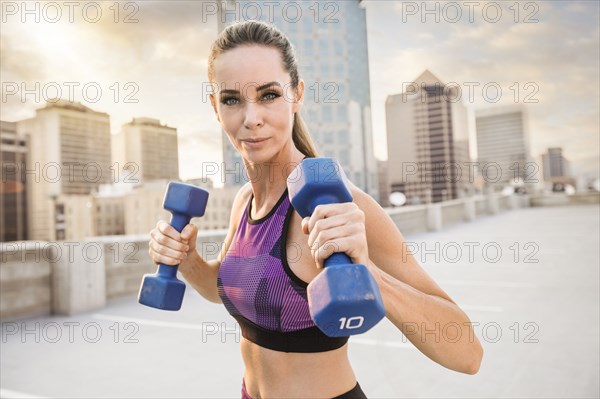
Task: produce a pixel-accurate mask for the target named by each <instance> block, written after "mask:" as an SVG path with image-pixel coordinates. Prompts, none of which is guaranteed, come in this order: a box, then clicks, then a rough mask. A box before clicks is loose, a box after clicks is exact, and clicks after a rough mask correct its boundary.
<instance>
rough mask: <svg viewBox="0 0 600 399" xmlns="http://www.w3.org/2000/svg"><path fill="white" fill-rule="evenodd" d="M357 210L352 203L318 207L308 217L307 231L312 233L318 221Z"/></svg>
mask: <svg viewBox="0 0 600 399" xmlns="http://www.w3.org/2000/svg"><path fill="white" fill-rule="evenodd" d="M357 208H358V207H357V206H356V204H355V203H353V202H342V203H338V204H323V205H318V206H317V207H316V208H315V211H314V212H313V214H312V215H311V217H310V220H309V223H308V231H312V229H313V228H314V226H315V223H316V222H317V221H318V220H321V219H326V218H330V217H333V216H335V215H340V214H344V213H350V212H352V211H354V210H356V209H357Z"/></svg>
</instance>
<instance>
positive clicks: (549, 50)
mask: <svg viewBox="0 0 600 399" xmlns="http://www.w3.org/2000/svg"><path fill="white" fill-rule="evenodd" d="M209 3H210V2H209ZM411 3H412V2H404V3H401V2H389V3H386V2H371V1H368V2H363V4H365V8H366V14H367V36H368V43H369V69H370V79H371V88H370V93H371V104H372V115H373V137H374V148H375V155H376V157H377V158H378V159H385V158H386V154H387V148H386V143H385V135H386V133H385V132H386V130H385V97H386V96H387V95H392V94H398V93H401V92H402V91H403V90H402V89H403V85H404V87H405V86H406V84H408V83H409V82H411V81H412V80H414V79H415V78H416V77H417V76H418V75H419V74H420V73H421V72H422V71H423V70H425V69H430V70H431V71H432V72H433V73H434V74H436V76H439V77H440V80H442V81H444V82H456V83H457V84H459V85H460V86H461V87H463V91H464V94H465V96H466V94H467V91H468V86H469V84H473V83H477V84H478V85H477V86H474V87H475V88H476V89H475V90H474V94H475V96H474V97H473V99H472V100H473V101H469V100H471V99H466V98H465V99H463V100H467V102H466V104H465V105H466V106H467V107H469V109H470V112H473V111H474V109H475V108H487V107H494V106H496V105H502V104H505V103H507V102H508V103H511V102H514V101H512V100H513V97H514V96H515V95H516V94H519V99H520V101H519V102H523V101H524V99H525V98H526V97H527V96H529V100H538V102H537V103H533V102H532V103H526V104H525V105H526V106H527V107H528V109H529V113H530V115H531V132H532V134H531V155H532V156H534V157H536V156H538V155H540V154H541V153H543V152H544V151H545V150H546V148H548V147H562V148H563V149H564V154H565V156H566V157H567V158H569V160H570V161H571V163H572V168H573V173H574V174H581V173H584V174H588V175H591V176H594V174H595V175H597V170H598V147H599V145H598V124H599V121H598V112H597V109H598V94H597V90H596V89H595V88H596V87H597V86H598V81H599V79H598V42H599V40H598V34H599V31H598V23H597V19H595V17H594V15H597V10H598V4H597V3H593V2H577V3H565V2H553V3H552V4H548V3H534V4H536V5H537V9H529V10H525V9H521V10H520V14H519V16H518V19H519V20H520V22H519V23H514V19H516V18H517V15H516V14H515V10H514V9H512V10H509V9H508V8H509V6H510V4H504V5H502V7H503V15H504V17H503V18H501V19H500V20H499V21H498V22H497V23H491V22H488V21H487V20H486V18H487V19H488V20H489V19H490V15H487V16H485V18H484V17H483V15H482V13H481V8H485V5H486V4H487V3H493V2H487V3H485V4H483V3H482V4H483V6H482V7H480V8H475V9H474V12H473V22H472V23H471V22H470V21H469V20H468V16H469V14H468V10H467V9H466V8H465V7H464V5H463V9H464V10H463V11H465V12H463V13H462V14H463V15H462V18H461V19H460V20H459V21H458V22H455V23H453V22H451V20H450V19H451V17H452V15H454V14H452V15H451V14H450V13H451V10H444V8H440V10H439V12H438V15H428V14H426V13H425V12H424V11H426V10H416V11H415V9H414V8H412V9H411V8H407V4H411ZM135 4H137V3H135ZM414 4H417V6H418V3H414ZM459 4H462V3H460V2H459ZM205 5H206V4H196V3H194V4H192V3H190V2H175V3H174V4H173V2H171V3H169V4H168V5H167V4H165V3H154V2H153V6H152V7H146V6H145V5H144V4H141V3H140V4H139V5H138V11H137V13H136V14H135V18H136V19H137V20H138V22H137V23H133V24H125V23H115V22H114V19H113V14H112V11H109V10H108V7H109V6H110V4H106V5H103V6H102V7H105V9H103V11H104V14H103V15H105V17H104V18H101V19H100V20H99V21H98V22H97V23H88V22H86V21H84V20H83V19H82V18H81V15H79V18H78V14H77V13H75V18H74V19H75V21H74V22H73V23H69V22H68V20H67V19H66V17H64V18H63V20H61V21H59V23H55V24H52V23H48V22H47V21H44V18H41V19H40V22H39V23H36V22H35V21H34V18H32V17H28V19H27V20H26V21H25V23H22V22H21V18H20V17H19V15H17V16H16V17H15V16H13V15H7V14H6V12H3V19H5V20H6V22H5V23H3V34H2V38H1V45H2V53H3V55H2V62H1V64H2V65H1V72H2V83H3V97H4V98H3V106H2V111H1V114H0V119H2V120H6V121H16V120H20V119H25V118H29V117H31V116H32V115H33V113H34V112H35V109H36V108H39V107H42V106H43V103H44V99H43V98H40V101H39V102H35V101H31V100H32V98H33V97H34V95H33V94H30V95H29V96H28V97H27V98H26V100H28V101H27V102H26V103H22V102H21V100H22V98H21V97H20V94H22V93H20V94H16V95H9V94H8V93H9V91H8V90H7V89H11V90H12V89H13V88H14V87H13V86H6V84H11V83H15V84H17V86H18V85H19V84H24V85H25V88H26V89H27V90H30V89H33V88H35V84H36V82H37V83H38V84H39V85H40V86H41V87H44V85H48V84H51V86H52V84H57V85H58V86H59V87H61V88H62V92H63V96H62V97H63V98H64V97H65V95H64V94H69V87H68V84H69V82H71V83H73V82H76V83H78V84H79V85H78V86H76V89H75V90H73V92H74V98H73V100H75V101H81V102H82V103H83V104H85V105H86V106H90V107H92V108H93V109H95V110H99V111H101V112H106V113H108V114H110V115H111V121H110V123H111V131H112V133H113V134H115V133H116V132H117V131H118V130H119V129H120V127H121V126H122V125H123V124H124V123H127V122H128V121H129V120H131V118H133V117H151V118H156V119H159V120H160V121H161V123H165V124H167V125H169V126H174V127H176V128H177V129H178V131H179V133H180V139H181V141H180V146H179V158H180V175H181V177H182V178H184V179H187V178H194V177H199V176H200V175H201V170H199V169H200V168H201V164H199V162H221V148H222V147H221V139H222V137H221V133H220V126H219V125H218V123H217V121H216V119H215V117H214V114H213V111H212V108H211V106H210V103H209V102H208V99H207V98H202V94H203V93H202V88H203V85H205V84H206V81H207V78H206V56H207V55H208V50H209V46H210V44H211V43H212V41H213V40H214V39H215V38H216V32H217V24H216V17H215V16H213V15H207V14H208V11H209V10H208V9H206V8H204V9H203V6H204V7H205ZM167 8H168V10H169V12H168V13H167V12H166V10H167ZM432 9H433V6H432ZM3 11H5V10H3ZM113 11H114V10H113ZM126 11H127V10H121V14H119V15H120V16H119V18H120V19H121V20H124V16H125V15H128V14H129V15H131V12H129V13H127V12H126ZM129 11H131V10H129ZM321 11H322V12H323V9H321ZM434 14H435V12H434ZM115 17H116V15H115ZM205 17H206V18H205ZM436 17H437V18H438V20H439V21H438V22H436V21H435V18H436ZM526 17H529V20H535V19H537V20H539V22H536V23H525V22H523V21H525V20H527V18H526ZM423 18H425V20H426V22H425V23H423V22H421V21H422V19H423ZM115 19H116V18H115ZM203 19H204V20H205V22H203ZM521 20H522V21H521ZM403 21H404V22H403ZM120 22H121V21H120ZM397 22H403V23H397ZM149 27H152V29H148V28H149ZM75 32H77V33H76V34H75ZM49 40H50V41H54V43H57V44H56V46H51V47H50V46H47V43H48V41H49ZM90 43H92V44H93V45H90ZM556 43H558V44H556ZM562 43H566V44H568V45H562ZM528 49H529V50H532V49H535V51H528ZM65 62H66V63H67V65H68V67H65ZM40 65H43V66H44V67H43V68H40ZM90 82H94V83H96V85H97V86H99V87H100V88H101V89H102V95H101V96H100V98H99V99H98V101H97V102H93V103H92V102H86V101H85V100H84V99H83V98H82V90H81V88H82V87H83V86H84V85H85V84H86V83H90ZM65 83H67V84H66V85H65ZM488 83H489V84H492V83H493V84H495V83H497V84H498V85H500V86H501V87H502V89H503V96H502V98H501V99H500V101H498V102H497V103H491V102H489V101H488V102H486V101H485V100H484V99H483V97H482V96H481V92H480V91H481V90H480V88H481V87H482V86H484V85H485V84H488ZM515 83H516V85H515ZM527 84H529V86H527V87H526V85H527ZM90 86H91V89H92V90H91V92H92V93H93V89H94V88H95V85H90ZM511 87H512V89H511ZM54 89H55V88H53V87H49V89H48V90H47V93H46V94H48V93H55V90H54ZM40 91H41V90H40ZM43 94H44V93H42V95H41V96H40V97H43ZM88 94H89V93H88ZM117 97H118V98H117ZM96 98H97V97H96ZM115 99H117V100H118V101H115ZM127 99H128V100H137V101H138V102H137V103H135V102H125V101H126V100H127ZM471 133H472V134H473V132H471ZM471 141H473V140H471ZM471 145H472V146H473V145H474V143H473V142H472V143H471ZM476 155H477V154H476V152H473V151H472V153H471V157H472V158H475V157H476Z"/></svg>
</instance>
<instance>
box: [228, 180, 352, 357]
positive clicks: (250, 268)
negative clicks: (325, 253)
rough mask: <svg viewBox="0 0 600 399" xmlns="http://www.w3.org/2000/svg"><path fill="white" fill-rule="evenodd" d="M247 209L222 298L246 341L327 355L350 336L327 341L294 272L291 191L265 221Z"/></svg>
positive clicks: (233, 245)
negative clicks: (288, 243)
mask: <svg viewBox="0 0 600 399" xmlns="http://www.w3.org/2000/svg"><path fill="white" fill-rule="evenodd" d="M252 199H253V196H250V200H249V201H248V204H247V205H246V209H245V212H244V214H243V215H242V218H241V221H240V224H239V226H238V228H237V230H236V232H235V235H234V237H233V241H232V242H231V245H230V247H229V249H228V251H227V253H226V255H225V258H224V259H223V261H222V263H221V267H220V269H219V274H218V278H217V286H218V291H219V296H220V297H221V300H222V301H223V304H224V305H225V307H226V309H227V311H228V312H229V313H230V314H231V315H232V316H233V317H234V318H235V319H236V320H237V322H238V323H239V325H240V328H241V331H242V336H244V338H246V339H248V340H250V341H251V342H254V343H255V344H257V345H260V346H263V347H265V348H269V349H273V350H277V351H282V352H324V351H328V350H333V349H337V348H339V347H341V346H343V345H344V344H345V343H346V342H347V341H348V337H337V338H332V337H328V336H326V335H325V334H323V333H322V332H321V330H319V328H318V327H317V326H316V325H315V324H314V322H313V321H312V319H311V317H310V313H309V310H308V300H307V297H306V287H307V283H305V282H304V281H302V280H301V279H300V278H299V277H298V276H296V275H295V274H294V272H293V271H292V270H291V269H290V266H289V265H288V262H287V254H286V236H287V230H288V224H289V221H290V219H291V216H292V214H293V212H294V208H293V207H292V206H290V201H289V198H288V192H287V190H286V191H285V192H284V193H283V194H282V195H281V198H280V199H279V200H278V201H277V204H276V205H275V206H274V207H273V209H271V211H270V212H269V213H268V214H267V215H266V216H265V217H263V218H261V219H258V220H253V219H252V217H251V216H250V215H251V210H252Z"/></svg>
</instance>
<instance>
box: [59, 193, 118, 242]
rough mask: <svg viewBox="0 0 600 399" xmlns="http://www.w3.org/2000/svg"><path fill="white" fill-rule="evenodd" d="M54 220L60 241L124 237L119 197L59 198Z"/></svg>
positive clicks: (87, 196)
mask: <svg viewBox="0 0 600 399" xmlns="http://www.w3.org/2000/svg"><path fill="white" fill-rule="evenodd" d="M56 220H57V224H59V226H60V227H61V230H62V231H63V232H64V233H63V234H64V238H63V239H64V240H83V239H85V238H88V237H96V236H107V235H121V234H125V227H124V224H125V222H124V198H123V196H122V195H106V194H98V193H94V194H89V195H59V196H58V197H57V198H56Z"/></svg>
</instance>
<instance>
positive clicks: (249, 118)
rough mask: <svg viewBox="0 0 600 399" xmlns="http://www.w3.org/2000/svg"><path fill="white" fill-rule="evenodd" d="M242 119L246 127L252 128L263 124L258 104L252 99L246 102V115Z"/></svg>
mask: <svg viewBox="0 0 600 399" xmlns="http://www.w3.org/2000/svg"><path fill="white" fill-rule="evenodd" d="M245 116H246V117H245V119H244V126H245V127H246V128H247V129H253V128H256V127H258V126H262V125H263V120H262V115H261V111H260V105H259V104H257V103H256V102H253V101H248V102H247V103H246V115H245Z"/></svg>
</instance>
